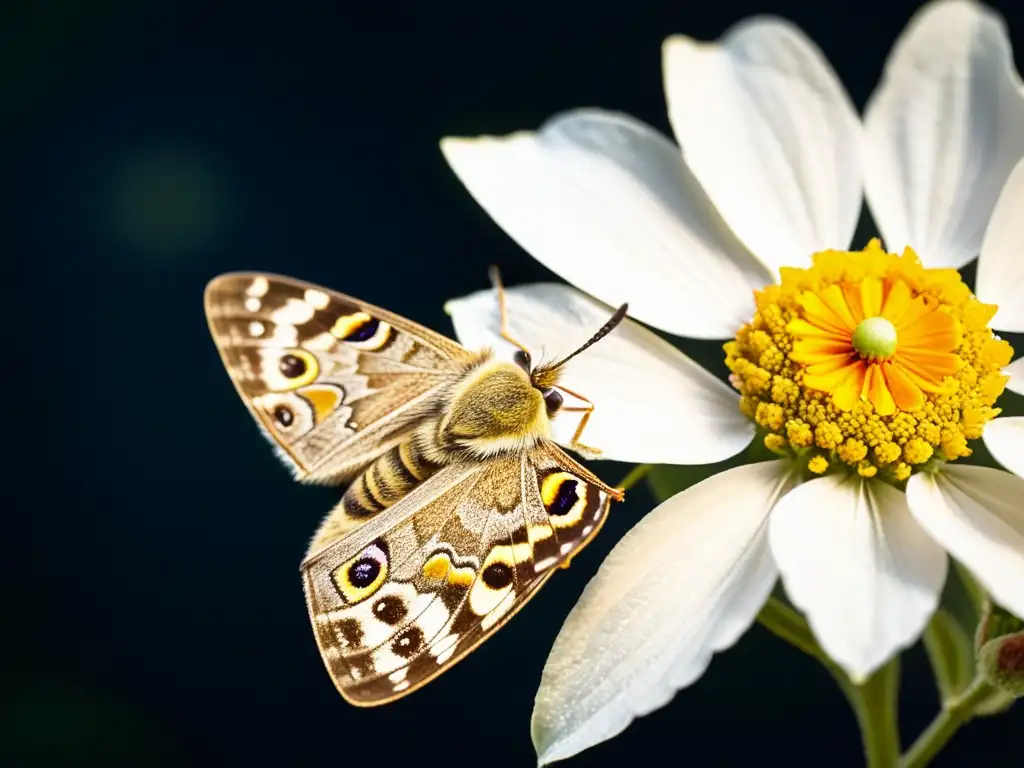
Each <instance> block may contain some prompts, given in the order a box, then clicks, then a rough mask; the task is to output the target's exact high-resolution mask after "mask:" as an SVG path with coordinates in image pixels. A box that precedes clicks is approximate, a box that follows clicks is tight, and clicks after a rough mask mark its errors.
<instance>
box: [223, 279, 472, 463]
mask: <svg viewBox="0 0 1024 768" xmlns="http://www.w3.org/2000/svg"><path fill="white" fill-rule="evenodd" d="M204 303H205V308H206V317H207V321H208V323H209V326H210V332H211V333H212V335H213V339H214V342H215V343H216V345H217V349H218V351H219V352H220V355H221V359H222V360H223V362H224V366H225V367H226V368H227V370H228V373H229V374H230V376H231V379H232V381H233V382H234V384H235V388H236V389H237V390H238V393H239V395H240V396H241V397H242V400H243V401H244V402H245V404H246V405H247V406H248V408H249V410H250V411H251V413H252V414H253V416H254V417H255V419H256V422H257V423H258V424H259V426H260V428H261V430H262V431H263V432H264V434H265V435H266V436H267V437H268V438H269V439H270V440H271V442H272V443H273V444H274V446H275V447H276V448H277V452H278V455H279V456H280V457H281V459H282V460H283V461H284V462H285V464H286V465H287V466H288V467H289V468H290V469H292V471H293V473H294V474H295V476H296V478H298V479H299V480H302V481H305V482H312V483H330V482H340V481H344V480H346V479H349V478H351V477H352V476H353V474H354V473H355V472H356V471H358V470H359V469H360V468H361V467H363V466H365V465H366V464H367V463H368V462H369V461H371V460H372V459H373V458H374V457H375V456H377V455H379V454H380V453H382V452H383V451H385V450H387V449H388V448H389V447H390V446H392V445H394V444H395V443H396V442H397V441H398V440H400V439H401V436H402V435H403V434H405V433H406V432H407V431H408V430H409V429H410V428H411V427H412V426H413V425H414V423H415V421H416V420H417V419H418V418H419V416H420V414H421V413H422V412H423V409H424V408H426V407H428V406H429V404H430V402H431V396H432V394H433V393H434V392H436V391H437V390H438V389H439V388H440V387H442V386H444V385H445V384H446V383H450V382H451V381H452V380H453V378H454V377H455V376H457V375H458V371H459V370H460V366H461V364H463V363H464V361H465V360H466V359H468V358H469V357H471V353H470V352H468V351H467V350H466V349H464V348H463V347H461V346H460V345H459V344H457V343H456V342H454V341H452V340H451V339H448V338H445V337H444V336H442V335H441V334H438V333H435V332H434V331H431V330H430V329H428V328H424V327H422V326H420V325H418V324H416V323H413V322H411V321H409V320H406V319H404V318H402V317H400V316H398V315H395V314H393V313H391V312H388V311H387V310H384V309H381V308H379V307H375V306H373V305H370V304H367V303H365V302H362V301H359V300H358V299H354V298H352V297H350V296H346V295H344V294H341V293H338V292H336V291H331V290H328V289H326V288H321V287H319V286H316V285H312V284H309V283H305V282H302V281H299V280H294V279H291V278H287V277H281V276H277V275H271V274H263V273H232V274H226V275H221V276H220V277H217V278H215V279H214V280H213V281H211V282H210V284H209V285H208V286H207V288H206V294H205V300H204Z"/></svg>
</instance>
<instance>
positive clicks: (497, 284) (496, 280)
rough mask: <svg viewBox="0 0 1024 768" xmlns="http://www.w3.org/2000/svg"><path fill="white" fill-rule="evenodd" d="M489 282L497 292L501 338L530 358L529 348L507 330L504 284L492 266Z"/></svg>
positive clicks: (495, 268) (499, 274) (496, 269)
mask: <svg viewBox="0 0 1024 768" xmlns="http://www.w3.org/2000/svg"><path fill="white" fill-rule="evenodd" d="M490 275H491V284H492V285H494V290H496V291H497V292H498V312H499V314H500V315H501V338H503V339H504V340H505V341H507V342H508V343H509V344H514V345H515V346H517V347H519V349H520V350H522V351H523V353H524V354H525V355H526V359H527V360H529V359H530V350H528V349H527V348H526V345H525V344H523V343H522V342H521V341H519V340H517V339H516V338H514V337H513V336H512V334H511V333H509V332H508V307H507V306H506V305H505V286H504V285H502V283H501V273H499V272H498V268H497V267H495V266H492V267H491V269H490Z"/></svg>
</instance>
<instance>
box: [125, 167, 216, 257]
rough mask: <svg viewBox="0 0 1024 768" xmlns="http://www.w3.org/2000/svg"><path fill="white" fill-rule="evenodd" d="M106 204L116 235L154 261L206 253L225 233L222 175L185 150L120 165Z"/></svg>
mask: <svg viewBox="0 0 1024 768" xmlns="http://www.w3.org/2000/svg"><path fill="white" fill-rule="evenodd" d="M106 203H107V205H106V215H107V218H108V221H109V224H110V227H111V229H112V230H113V234H114V235H115V236H116V237H117V238H118V239H119V240H120V241H121V242H122V244H123V245H124V246H125V247H127V248H129V249H131V250H134V251H136V252H138V253H139V254H141V255H146V256H152V257H154V258H161V259H163V258H166V259H174V258H182V257H188V256H192V255H194V254H197V253H200V252H202V251H206V250H208V249H210V248H211V247H213V246H215V244H216V242H217V241H218V239H219V238H220V236H221V235H222V234H223V233H224V231H225V229H226V228H227V217H228V210H227V209H228V205H227V198H226V190H225V183H224V179H223V176H222V175H221V174H220V173H219V172H218V170H217V168H216V167H215V165H214V164H213V163H211V162H210V161H209V160H208V159H207V158H204V157H202V156H200V155H199V154H196V153H192V152H188V151H184V150H170V149H164V150H146V151H142V152H138V153H136V154H134V155H131V156H129V157H127V158H125V159H124V160H122V162H121V164H120V166H119V167H117V166H115V168H114V174H113V177H112V179H111V185H110V192H109V197H108V199H107V201H106Z"/></svg>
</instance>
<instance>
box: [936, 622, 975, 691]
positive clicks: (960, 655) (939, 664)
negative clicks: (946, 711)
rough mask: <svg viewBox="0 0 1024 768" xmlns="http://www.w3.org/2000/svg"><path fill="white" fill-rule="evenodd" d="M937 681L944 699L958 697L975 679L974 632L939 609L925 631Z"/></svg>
mask: <svg viewBox="0 0 1024 768" xmlns="http://www.w3.org/2000/svg"><path fill="white" fill-rule="evenodd" d="M924 647H925V650H926V651H927V652H928V659H929V661H931V664H932V669H933V670H934V672H935V684H936V685H937V686H938V689H939V695H940V696H941V697H942V701H943V702H947V701H950V700H951V699H954V698H956V697H957V696H959V695H960V694H961V693H963V692H964V691H965V690H967V686H969V685H970V684H971V681H972V680H973V679H974V668H975V664H974V643H973V642H972V640H971V635H970V634H969V633H968V631H967V630H966V629H965V628H964V627H963V626H962V625H961V624H960V622H959V621H957V620H956V619H955V618H954V617H953V614H952V613H950V612H949V611H948V610H946V609H945V608H940V609H939V610H938V611H936V613H935V615H934V616H933V617H932V620H931V623H930V624H929V625H928V627H927V628H926V629H925V632H924Z"/></svg>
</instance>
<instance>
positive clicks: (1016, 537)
mask: <svg viewBox="0 0 1024 768" xmlns="http://www.w3.org/2000/svg"><path fill="white" fill-rule="evenodd" d="M1019 449H1020V448H1019V446H1018V450H1019ZM1021 499H1024V479H1021V478H1020V477H1017V475H1013V474H1010V473H1009V472H1003V471H1002V470H999V469H992V468H991V467H972V466H966V465H965V466H954V465H951V464H947V465H946V466H945V467H943V469H942V471H941V472H938V473H930V472H922V473H921V474H918V475H914V476H913V477H912V478H910V480H909V482H908V483H907V501H908V502H909V504H910V510H911V512H913V513H914V517H916V518H917V519H918V521H919V522H920V523H921V525H923V526H924V527H925V529H926V530H927V531H928V533H930V534H931V535H932V536H934V537H935V538H936V539H937V540H938V541H939V542H940V543H941V544H942V545H943V546H944V547H945V548H946V549H947V550H948V551H949V554H951V555H952V556H953V557H955V558H956V559H957V560H959V561H960V562H961V563H963V564H964V565H966V566H967V567H968V568H969V569H970V570H971V572H972V573H973V574H974V575H975V577H976V578H977V579H978V581H979V582H980V583H981V585H982V586H983V587H985V589H987V590H988V591H989V593H990V594H991V595H992V597H993V598H995V600H996V602H998V603H1001V604H1002V605H1004V606H1005V607H1006V608H1008V609H1009V610H1010V611H1011V612H1013V613H1015V614H1017V615H1018V616H1024V506H1022V505H1021Z"/></svg>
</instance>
